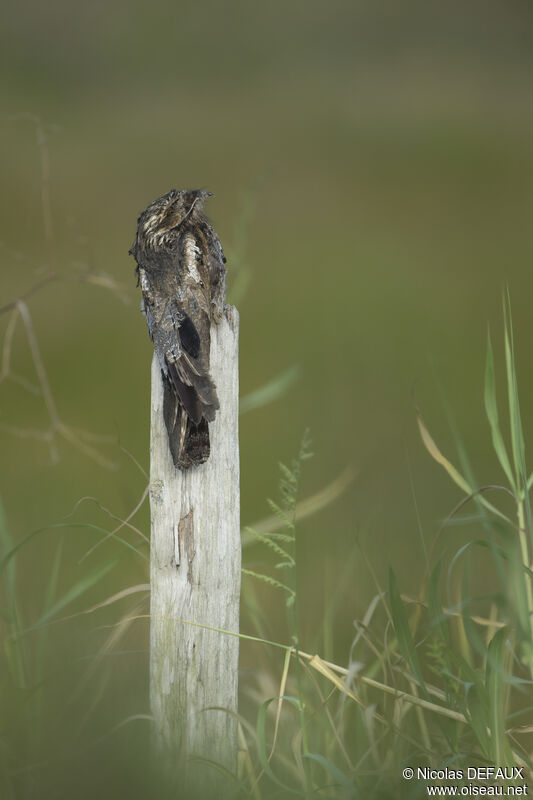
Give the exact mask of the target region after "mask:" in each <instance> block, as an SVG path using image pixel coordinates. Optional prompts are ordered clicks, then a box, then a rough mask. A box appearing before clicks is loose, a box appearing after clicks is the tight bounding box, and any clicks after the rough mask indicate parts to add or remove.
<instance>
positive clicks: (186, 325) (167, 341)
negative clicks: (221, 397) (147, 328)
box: [153, 298, 219, 425]
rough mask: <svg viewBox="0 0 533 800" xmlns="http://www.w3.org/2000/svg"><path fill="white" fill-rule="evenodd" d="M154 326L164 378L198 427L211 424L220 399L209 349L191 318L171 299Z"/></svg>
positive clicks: (155, 345) (154, 336) (157, 350)
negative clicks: (212, 371)
mask: <svg viewBox="0 0 533 800" xmlns="http://www.w3.org/2000/svg"><path fill="white" fill-rule="evenodd" d="M157 317H158V318H157V319H156V320H155V322H154V324H153V340H154V347H155V349H156V352H157V354H158V356H159V359H160V362H161V367H162V370H163V372H164V374H165V375H166V376H167V377H168V379H169V381H170V384H171V386H172V388H173V390H174V392H175V394H176V397H177V398H178V400H179V401H180V403H181V404H182V406H183V407H184V409H185V411H186V412H187V414H188V416H189V417H190V419H191V420H192V422H194V424H195V425H198V424H199V423H200V421H201V420H202V419H206V420H207V421H208V422H211V421H212V420H213V419H214V418H215V412H216V410H217V409H218V407H219V405H218V398H217V393H216V389H215V386H214V383H213V381H212V380H211V378H210V376H209V353H206V352H204V351H205V350H206V349H207V348H208V347H209V339H207V342H206V341H205V340H203V339H202V337H201V336H200V334H199V332H198V330H197V328H196V326H195V324H194V322H193V321H192V319H191V317H190V316H189V315H188V314H187V313H186V312H185V310H184V309H183V308H182V307H181V306H180V305H179V304H178V302H177V301H176V300H175V299H174V298H170V299H167V300H166V302H165V303H164V306H163V307H162V308H161V307H160V310H159V313H158V314H157Z"/></svg>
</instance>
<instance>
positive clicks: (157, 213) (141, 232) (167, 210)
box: [130, 189, 213, 255]
mask: <svg viewBox="0 0 533 800" xmlns="http://www.w3.org/2000/svg"><path fill="white" fill-rule="evenodd" d="M212 194H213V193H212V192H207V191H205V190H204V189H190V190H188V189H185V190H177V189H171V190H170V192H167V194H164V195H162V196H161V197H158V198H157V200H154V201H153V203H150V205H149V206H148V207H147V208H146V209H145V210H144V211H143V212H142V214H141V216H140V217H139V220H138V225H137V237H136V239H135V242H134V244H133V247H132V248H131V250H130V253H131V254H132V255H135V252H136V250H137V248H138V247H143V248H157V247H161V245H163V244H165V240H166V237H168V235H169V234H170V233H171V232H172V231H174V230H176V229H177V228H179V227H180V226H181V225H182V224H185V223H186V224H189V225H193V224H195V223H197V222H200V221H203V220H204V219H205V217H204V212H203V208H204V203H205V201H206V199H207V198H208V197H211V196H212Z"/></svg>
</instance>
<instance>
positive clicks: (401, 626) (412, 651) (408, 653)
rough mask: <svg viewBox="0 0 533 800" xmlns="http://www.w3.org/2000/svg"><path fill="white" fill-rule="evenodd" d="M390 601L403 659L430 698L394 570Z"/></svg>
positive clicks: (390, 574)
mask: <svg viewBox="0 0 533 800" xmlns="http://www.w3.org/2000/svg"><path fill="white" fill-rule="evenodd" d="M389 601H390V611H391V616H392V623H393V625H394V630H395V632H396V636H397V638H398V646H399V648H400V650H401V653H402V655H403V657H404V658H405V660H406V661H407V663H408V664H409V666H410V667H411V670H412V671H413V674H414V675H415V677H416V678H417V679H418V682H419V683H420V686H421V687H422V690H423V692H424V695H425V697H426V698H429V695H428V691H427V688H426V684H425V681H424V678H423V677H422V670H421V669H420V662H419V660H418V655H417V652H416V648H415V646H414V642H413V637H412V636H411V629H410V628H409V622H408V620H407V615H406V613H405V608H404V605H403V601H402V598H401V597H400V592H399V591H398V584H397V582H396V575H395V574H394V572H393V570H392V568H391V569H390V570H389Z"/></svg>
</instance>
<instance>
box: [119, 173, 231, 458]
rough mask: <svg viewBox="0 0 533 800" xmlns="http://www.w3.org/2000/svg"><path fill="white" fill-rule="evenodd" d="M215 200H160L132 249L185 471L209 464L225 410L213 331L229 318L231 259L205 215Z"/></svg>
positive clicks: (183, 196)
mask: <svg viewBox="0 0 533 800" xmlns="http://www.w3.org/2000/svg"><path fill="white" fill-rule="evenodd" d="M210 194H211V193H210V192H205V191H202V190H195V191H177V190H176V189H172V190H171V191H170V192H168V194H165V195H163V196H162V197H159V198H158V199H157V200H154V202H153V203H150V205H149V206H148V208H146V210H145V211H143V213H142V214H141V215H140V217H139V219H138V225H137V236H136V238H135V242H134V243H133V246H132V248H131V250H130V253H131V255H133V257H134V258H135V260H136V262H137V270H136V271H137V277H138V285H140V287H141V291H142V295H143V301H142V309H143V311H144V313H145V315H146V321H147V323H148V331H149V333H150V337H151V339H152V341H153V343H154V350H155V352H156V354H157V357H158V359H159V363H160V365H161V373H162V376H163V383H164V390H165V391H164V403H163V415H164V418H165V424H166V428H167V431H168V441H169V446H170V452H171V454H172V458H173V461H174V464H175V466H176V467H178V468H179V469H188V468H189V467H192V466H195V465H198V464H202V463H203V462H204V461H206V459H207V458H208V457H209V449H210V444H209V422H212V421H213V420H214V418H215V414H216V411H217V409H218V398H217V393H216V387H215V385H214V383H213V380H212V379H211V376H210V374H209V350H210V344H211V337H210V329H211V324H212V322H219V321H220V319H221V318H222V314H223V309H224V299H225V277H226V270H225V267H224V264H225V261H226V259H225V258H224V253H223V251H222V246H221V244H220V241H219V238H218V236H217V235H216V233H215V231H214V229H213V227H212V225H211V224H210V222H209V220H208V219H207V217H206V216H205V214H204V203H205V200H206V198H207V197H208V196H210Z"/></svg>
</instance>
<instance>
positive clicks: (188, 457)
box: [163, 375, 211, 469]
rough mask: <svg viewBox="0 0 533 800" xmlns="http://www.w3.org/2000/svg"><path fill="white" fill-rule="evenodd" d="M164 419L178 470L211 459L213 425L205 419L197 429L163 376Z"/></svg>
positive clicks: (171, 451) (173, 458)
mask: <svg viewBox="0 0 533 800" xmlns="http://www.w3.org/2000/svg"><path fill="white" fill-rule="evenodd" d="M163 389H164V394H163V417H164V420H165V425H166V429H167V433H168V444H169V447H170V453H171V455H172V460H173V462H174V466H175V467H177V468H178V469H189V467H195V466H198V465H199V464H203V463H204V461H207V459H208V458H209V452H210V449H211V448H210V443H209V425H208V422H207V420H206V419H205V418H202V419H201V420H200V421H199V423H198V424H197V425H196V424H195V423H194V422H193V421H192V420H191V418H190V417H189V415H188V413H187V411H186V410H185V408H184V407H183V405H182V404H181V403H180V401H179V399H178V397H177V396H176V393H175V391H174V390H173V387H172V386H171V384H170V381H169V380H168V378H167V377H166V376H165V375H163Z"/></svg>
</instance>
